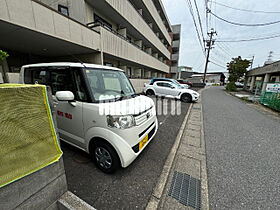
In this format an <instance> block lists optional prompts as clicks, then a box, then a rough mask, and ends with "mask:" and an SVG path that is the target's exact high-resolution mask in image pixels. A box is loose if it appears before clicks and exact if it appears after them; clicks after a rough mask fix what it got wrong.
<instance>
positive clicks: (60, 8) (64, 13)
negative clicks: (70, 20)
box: [58, 5, 69, 16]
mask: <svg viewBox="0 0 280 210" xmlns="http://www.w3.org/2000/svg"><path fill="white" fill-rule="evenodd" d="M58 11H59V12H60V13H62V14H63V15H66V16H69V11H68V7H65V6H62V5H58Z"/></svg>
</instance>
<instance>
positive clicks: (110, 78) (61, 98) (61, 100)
mask: <svg viewBox="0 0 280 210" xmlns="http://www.w3.org/2000/svg"><path fill="white" fill-rule="evenodd" d="M20 83H23V84H44V85H48V86H50V87H51V90H52V94H53V100H54V105H55V111H56V119H57V127H58V132H59V136H60V139H61V140H63V141H65V142H67V143H69V144H71V145H73V146H75V147H77V148H79V149H81V150H83V151H85V152H87V153H89V154H90V155H91V156H92V158H93V161H94V162H95V163H96V165H97V167H98V168H100V169H101V170H102V171H103V172H105V173H113V172H114V171H115V170H117V169H118V168H119V166H121V167H123V168H125V167H127V166H128V165H130V164H131V163H132V162H133V160H135V159H136V158H137V156H138V155H139V154H140V153H141V152H142V151H143V150H144V148H145V147H146V146H147V145H148V144H149V142H150V141H151V140H152V139H153V138H154V136H155V135H156V133H157V130H158V120H157V117H156V110H155V105H154V102H153V100H152V99H150V98H149V97H146V96H141V95H138V94H136V93H135V90H134V88H133V86H132V85H131V83H130V81H129V80H128V78H127V77H126V76H125V73H124V72H123V71H122V70H121V69H117V68H113V67H108V66H100V65H95V64H86V63H42V64H31V65H26V66H23V67H22V68H21V73H20Z"/></svg>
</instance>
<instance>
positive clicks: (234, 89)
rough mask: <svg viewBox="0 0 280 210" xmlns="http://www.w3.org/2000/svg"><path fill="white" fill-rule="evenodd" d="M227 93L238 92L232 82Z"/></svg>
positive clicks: (227, 87) (227, 88)
mask: <svg viewBox="0 0 280 210" xmlns="http://www.w3.org/2000/svg"><path fill="white" fill-rule="evenodd" d="M226 90H227V91H231V92H237V87H236V86H235V84H234V82H230V83H228V84H227V86H226Z"/></svg>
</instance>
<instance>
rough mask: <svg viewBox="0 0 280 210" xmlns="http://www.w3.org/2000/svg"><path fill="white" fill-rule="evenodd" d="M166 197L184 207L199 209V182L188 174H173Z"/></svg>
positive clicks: (176, 172)
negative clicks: (173, 199)
mask: <svg viewBox="0 0 280 210" xmlns="http://www.w3.org/2000/svg"><path fill="white" fill-rule="evenodd" d="M168 195H169V196H171V197H172V198H175V199H176V200H178V201H179V202H180V203H181V204H183V205H185V206H191V207H193V208H195V209H198V210H200V209H201V182H200V180H199V179H196V178H193V177H191V176H190V175H188V174H185V173H181V172H178V171H175V172H174V174H173V178H172V182H171V185H170V188H169V191H168Z"/></svg>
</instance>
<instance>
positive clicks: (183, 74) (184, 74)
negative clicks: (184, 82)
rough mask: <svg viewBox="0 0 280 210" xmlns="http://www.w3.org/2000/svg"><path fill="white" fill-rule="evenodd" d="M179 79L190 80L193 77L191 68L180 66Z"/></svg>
mask: <svg viewBox="0 0 280 210" xmlns="http://www.w3.org/2000/svg"><path fill="white" fill-rule="evenodd" d="M178 71H179V72H178V74H179V76H178V78H179V79H187V78H190V77H191V76H192V75H193V69H192V67H189V66H179V67H178Z"/></svg>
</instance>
